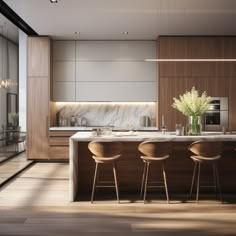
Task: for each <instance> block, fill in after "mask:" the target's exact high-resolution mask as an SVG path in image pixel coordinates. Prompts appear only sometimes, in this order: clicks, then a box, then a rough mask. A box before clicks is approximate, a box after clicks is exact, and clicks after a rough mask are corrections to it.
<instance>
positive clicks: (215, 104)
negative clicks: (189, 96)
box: [204, 97, 228, 131]
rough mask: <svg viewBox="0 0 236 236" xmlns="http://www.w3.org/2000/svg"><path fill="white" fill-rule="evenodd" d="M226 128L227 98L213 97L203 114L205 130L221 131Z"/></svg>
mask: <svg viewBox="0 0 236 236" xmlns="http://www.w3.org/2000/svg"><path fill="white" fill-rule="evenodd" d="M223 127H224V128H226V129H227V128H228V98H227V97H213V98H212V101H211V103H210V106H209V109H208V111H207V112H206V113H205V115H204V128H205V131H221V130H222V128H223Z"/></svg>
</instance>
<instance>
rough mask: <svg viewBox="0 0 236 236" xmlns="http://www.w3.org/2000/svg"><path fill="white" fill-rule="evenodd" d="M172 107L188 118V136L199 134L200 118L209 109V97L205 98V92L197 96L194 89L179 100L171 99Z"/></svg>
mask: <svg viewBox="0 0 236 236" xmlns="http://www.w3.org/2000/svg"><path fill="white" fill-rule="evenodd" d="M173 99H174V103H173V104H172V107H173V108H175V109H177V110H178V111H180V112H182V113H183V114H184V115H186V116H188V117H189V119H188V120H189V125H188V130H187V133H188V134H189V135H200V134H201V128H202V126H201V116H202V115H203V114H204V113H205V112H206V111H207V110H208V109H209V104H210V102H211V100H212V99H211V97H210V96H207V93H206V91H204V92H203V93H202V95H201V96H199V93H198V91H197V90H196V89H195V87H192V89H191V91H186V92H185V93H184V94H183V95H180V96H179V99H177V98H173Z"/></svg>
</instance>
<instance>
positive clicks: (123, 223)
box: [0, 163, 236, 236]
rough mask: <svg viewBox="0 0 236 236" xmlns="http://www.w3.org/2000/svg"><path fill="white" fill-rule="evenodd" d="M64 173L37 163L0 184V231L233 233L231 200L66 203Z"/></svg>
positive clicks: (235, 208) (64, 168)
mask: <svg viewBox="0 0 236 236" xmlns="http://www.w3.org/2000/svg"><path fill="white" fill-rule="evenodd" d="M68 174H69V173H68V164H66V163H37V164H34V165H33V166H32V167H31V168H29V169H27V170H26V171H24V172H23V173H21V174H20V175H19V176H18V177H17V178H16V179H14V180H12V181H11V182H10V183H8V184H7V185H5V186H4V187H2V189H1V192H0V212H1V213H0V235H32V236H33V235H38V236H39V235H41V236H44V235H57V236H60V235H91V234H93V235H94V233H95V235H104V234H105V233H106V234H105V235H111V233H112V235H114V234H115V235H122V236H124V235H132V234H136V233H137V234H138V235H189V236H190V235H236V204H221V203H219V202H218V201H213V200H203V201H201V202H200V203H199V204H198V205H197V204H195V203H193V202H191V201H189V202H186V203H181V201H179V200H178V198H175V200H172V201H171V204H166V202H165V200H162V201H153V202H151V203H150V204H143V203H142V202H141V201H136V202H134V203H130V201H128V200H127V199H125V198H123V200H122V201H121V204H119V205H118V204H117V203H116V200H115V199H114V200H109V201H95V204H90V202H88V201H83V202H68ZM98 194H99V193H98ZM176 199H177V200H176Z"/></svg>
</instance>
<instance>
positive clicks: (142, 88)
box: [76, 82, 156, 102]
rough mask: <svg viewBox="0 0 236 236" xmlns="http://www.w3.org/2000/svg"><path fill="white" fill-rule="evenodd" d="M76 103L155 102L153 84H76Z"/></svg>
mask: <svg viewBox="0 0 236 236" xmlns="http://www.w3.org/2000/svg"><path fill="white" fill-rule="evenodd" d="M76 101H81V102H94V101H97V102H113V101H115V102H127V101H129V102H137V101H139V102H150V101H156V83H155V82H76Z"/></svg>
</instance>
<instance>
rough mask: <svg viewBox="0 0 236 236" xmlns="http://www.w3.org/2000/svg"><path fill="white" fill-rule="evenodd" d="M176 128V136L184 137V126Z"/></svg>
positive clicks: (179, 125) (178, 125)
mask: <svg viewBox="0 0 236 236" xmlns="http://www.w3.org/2000/svg"><path fill="white" fill-rule="evenodd" d="M175 127H176V128H175V134H176V135H177V136H181V135H183V134H182V125H181V124H176V126H175Z"/></svg>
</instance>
